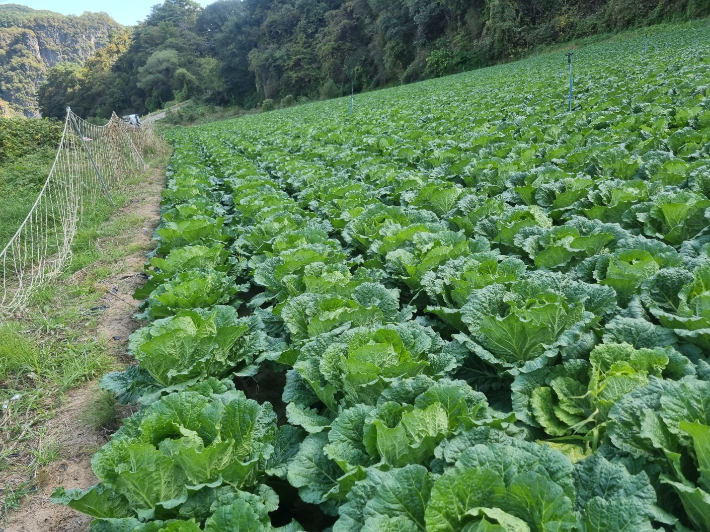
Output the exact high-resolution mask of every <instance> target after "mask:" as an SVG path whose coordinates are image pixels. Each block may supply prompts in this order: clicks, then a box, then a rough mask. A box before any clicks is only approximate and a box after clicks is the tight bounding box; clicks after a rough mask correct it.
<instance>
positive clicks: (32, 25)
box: [0, 4, 122, 117]
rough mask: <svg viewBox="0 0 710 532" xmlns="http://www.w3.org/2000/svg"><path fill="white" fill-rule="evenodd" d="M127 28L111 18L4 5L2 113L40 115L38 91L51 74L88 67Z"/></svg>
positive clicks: (0, 16)
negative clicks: (61, 67) (64, 65)
mask: <svg viewBox="0 0 710 532" xmlns="http://www.w3.org/2000/svg"><path fill="white" fill-rule="evenodd" d="M121 27H122V26H121V25H120V24H118V23H117V22H116V21H115V20H113V19H112V18H111V17H109V16H108V15H106V14H105V13H84V14H83V15H81V16H79V17H77V16H71V15H70V16H65V15H60V14H59V13H53V12H52V11H36V10H34V9H31V8H29V7H25V6H21V5H18V4H2V5H0V114H3V113H4V114H24V115H25V116H28V117H33V116H39V110H38V107H37V88H38V87H39V85H40V83H42V81H44V73H45V72H46V70H47V69H48V68H49V67H52V66H54V65H56V64H57V63H60V62H62V61H67V62H72V63H80V64H81V63H83V62H84V61H85V60H86V59H87V58H88V57H89V56H90V55H91V54H93V53H94V51H95V50H97V49H99V48H102V47H104V46H105V45H106V44H108V41H109V36H110V35H111V33H112V32H115V31H118V30H120V29H121Z"/></svg>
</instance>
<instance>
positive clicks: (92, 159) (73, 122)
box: [67, 107, 116, 207]
mask: <svg viewBox="0 0 710 532" xmlns="http://www.w3.org/2000/svg"><path fill="white" fill-rule="evenodd" d="M67 113H68V114H69V119H70V120H71V123H72V124H73V125H74V129H75V130H76V134H77V135H79V138H80V139H81V143H82V144H83V145H84V149H85V150H86V153H87V154H88V155H89V159H90V160H91V164H92V165H94V170H96V175H98V176H99V181H101V186H102V187H104V192H106V195H107V196H108V200H109V201H110V202H111V205H113V206H114V207H115V206H116V204H115V203H114V202H113V198H112V197H111V194H110V193H109V191H108V188H107V187H106V183H105V182H104V178H103V176H102V175H101V172H100V171H99V167H98V166H96V161H94V156H93V155H91V150H90V149H89V146H88V145H87V144H86V141H85V140H84V135H83V133H82V132H81V128H80V127H79V124H78V122H77V121H76V119H75V118H74V113H72V112H71V109H70V108H69V107H67Z"/></svg>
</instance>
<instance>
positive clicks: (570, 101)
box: [567, 52, 574, 113]
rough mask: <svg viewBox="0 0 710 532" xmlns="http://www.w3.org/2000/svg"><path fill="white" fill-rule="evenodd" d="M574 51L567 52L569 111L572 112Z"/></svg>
mask: <svg viewBox="0 0 710 532" xmlns="http://www.w3.org/2000/svg"><path fill="white" fill-rule="evenodd" d="M573 55H574V54H573V53H572V52H567V66H568V67H569V112H570V113H571V112H572V90H573V87H574V80H573V78H572V56H573Z"/></svg>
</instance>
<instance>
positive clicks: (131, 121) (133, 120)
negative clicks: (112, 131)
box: [121, 115, 141, 127]
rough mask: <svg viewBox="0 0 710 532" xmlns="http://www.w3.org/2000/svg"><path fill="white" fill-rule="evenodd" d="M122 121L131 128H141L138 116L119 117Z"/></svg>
mask: <svg viewBox="0 0 710 532" xmlns="http://www.w3.org/2000/svg"><path fill="white" fill-rule="evenodd" d="M121 118H122V119H123V121H124V122H125V123H126V124H128V125H131V126H135V127H141V119H140V117H139V116H138V115H125V116H122V117H121Z"/></svg>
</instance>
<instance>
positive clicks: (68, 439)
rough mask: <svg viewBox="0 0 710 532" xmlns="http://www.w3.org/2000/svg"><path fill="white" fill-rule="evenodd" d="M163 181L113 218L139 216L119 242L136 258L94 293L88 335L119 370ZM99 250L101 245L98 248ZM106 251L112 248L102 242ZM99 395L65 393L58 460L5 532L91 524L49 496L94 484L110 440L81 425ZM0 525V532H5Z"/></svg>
mask: <svg viewBox="0 0 710 532" xmlns="http://www.w3.org/2000/svg"><path fill="white" fill-rule="evenodd" d="M163 180H164V178H163V175H162V172H161V171H159V170H154V171H153V172H152V173H151V175H150V176H149V178H148V179H147V180H146V181H144V182H143V183H141V186H140V189H139V190H137V191H136V192H135V195H136V196H135V197H134V198H133V199H132V200H131V201H130V202H129V203H127V204H126V205H125V206H124V207H123V208H122V209H121V210H120V211H119V212H118V213H117V214H116V215H114V216H124V215H130V216H133V217H135V216H137V217H139V218H140V219H142V222H143V223H142V224H141V225H140V227H138V228H136V229H135V230H131V231H127V232H126V233H125V234H122V235H121V236H120V245H125V246H126V247H128V246H131V245H132V246H134V249H137V251H136V252H134V253H132V254H130V255H127V256H125V257H124V258H122V259H120V260H119V261H116V262H115V263H114V264H110V265H108V266H109V267H111V269H112V270H113V271H114V272H115V273H113V274H111V275H110V276H108V277H107V278H105V279H104V280H103V281H102V282H101V284H99V285H96V286H97V289H99V290H101V291H103V295H102V297H101V299H100V301H99V302H98V303H94V305H97V307H94V308H98V309H101V310H102V314H101V316H100V317H99V319H98V324H97V327H96V330H95V331H87V334H90V335H94V334H95V335H96V336H97V337H99V338H101V337H103V338H104V339H105V340H106V341H107V343H108V345H109V347H110V351H111V353H112V354H113V355H114V356H115V357H116V359H117V362H118V364H124V365H125V364H126V363H127V362H128V359H127V357H126V345H127V343H128V336H129V335H130V334H131V333H132V332H133V331H135V330H136V329H138V328H139V327H140V326H141V323H140V322H139V321H138V320H136V319H134V318H133V315H134V314H135V313H136V312H137V310H138V305H139V302H138V301H136V300H135V299H133V291H134V290H135V288H136V287H138V286H140V285H142V284H143V283H144V282H145V277H144V276H143V274H142V271H143V265H144V263H145V261H146V251H148V250H150V249H152V248H153V247H154V245H153V243H152V235H153V230H154V228H155V226H156V225H157V224H158V222H159V220H160V207H159V204H160V193H161V191H162V188H163ZM98 244H99V247H101V245H102V242H99V243H98ZM103 244H106V245H114V244H112V243H109V242H105V243H103ZM85 275H86V273H85V272H83V271H82V270H80V271H78V272H76V274H74V275H73V276H72V278H71V279H70V280H69V282H78V281H80V280H81V278H82V276H85ZM98 393H99V388H98V383H97V382H91V383H88V384H87V385H85V386H83V387H81V388H77V389H74V390H72V391H70V392H69V393H67V396H66V398H65V401H64V403H63V404H62V405H61V406H59V407H58V409H57V412H56V416H55V417H54V418H53V419H52V420H51V422H50V424H51V429H50V433H49V436H50V438H52V439H53V440H54V441H57V442H59V444H60V447H61V459H60V460H58V461H56V462H53V463H52V464H50V465H48V466H46V467H44V468H42V469H40V470H39V472H38V474H37V478H36V479H35V481H36V486H37V491H36V492H35V493H34V494H33V495H31V496H30V497H29V500H26V502H25V503H24V504H23V506H22V508H21V509H20V510H19V511H17V512H11V513H10V515H9V521H8V525H7V527H6V528H5V530H4V532H40V531H41V532H85V531H87V530H88V529H89V524H90V522H91V518H90V517H88V516H85V515H83V514H80V513H79V512H76V511H74V510H72V509H71V508H68V507H65V506H60V505H58V504H53V503H51V502H50V500H49V496H50V494H51V493H52V492H53V491H54V489H55V488H56V487H57V486H64V487H65V488H88V487H89V486H91V485H93V484H95V483H96V482H97V480H98V479H97V478H96V476H95V475H94V473H93V471H92V470H91V456H92V454H93V453H94V452H95V451H96V450H97V449H98V448H99V447H100V446H101V445H103V444H104V443H106V441H108V438H109V435H108V434H106V433H105V432H104V431H103V430H100V429H95V428H93V427H88V426H87V425H86V422H85V421H82V419H81V416H82V413H84V412H86V411H87V410H88V409H90V408H91V406H92V404H93V403H94V402H95V400H96V397H97V395H98ZM1 527H2V524H0V532H3V531H2V529H1Z"/></svg>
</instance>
